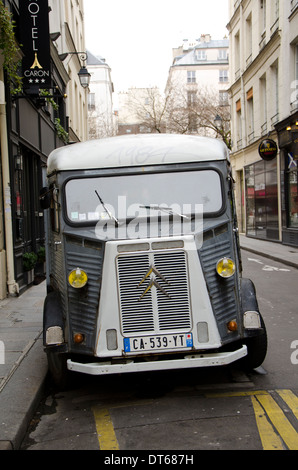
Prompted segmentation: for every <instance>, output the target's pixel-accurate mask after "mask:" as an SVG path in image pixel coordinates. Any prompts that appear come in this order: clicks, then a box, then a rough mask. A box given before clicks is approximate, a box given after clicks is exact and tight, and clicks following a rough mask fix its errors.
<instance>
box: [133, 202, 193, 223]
mask: <svg viewBox="0 0 298 470" xmlns="http://www.w3.org/2000/svg"><path fill="white" fill-rule="evenodd" d="M140 207H142V208H144V209H153V210H155V211H165V212H170V213H171V214H175V215H179V217H182V218H183V219H189V220H190V219H191V218H190V217H188V216H187V215H184V214H180V213H179V212H176V211H174V210H173V209H172V208H171V207H164V206H159V205H158V204H156V205H151V206H140Z"/></svg>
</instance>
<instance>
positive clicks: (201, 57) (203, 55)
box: [196, 50, 207, 60]
mask: <svg viewBox="0 0 298 470" xmlns="http://www.w3.org/2000/svg"><path fill="white" fill-rule="evenodd" d="M196 57H197V60H207V55H206V51H200V50H197V51H196Z"/></svg>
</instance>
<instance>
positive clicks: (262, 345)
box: [240, 317, 268, 370]
mask: <svg viewBox="0 0 298 470" xmlns="http://www.w3.org/2000/svg"><path fill="white" fill-rule="evenodd" d="M261 327H262V328H263V333H262V334H261V335H259V336H254V337H252V338H247V339H246V340H245V342H244V344H245V345H246V346H247V356H246V357H244V358H243V359H241V360H240V363H241V366H242V367H243V368H244V369H246V370H253V369H256V368H257V367H259V366H260V365H262V364H263V362H264V360H265V357H266V354H267V346H268V339H267V332H266V327H265V323H264V321H263V318H262V317H261Z"/></svg>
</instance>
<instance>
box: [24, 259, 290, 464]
mask: <svg viewBox="0 0 298 470" xmlns="http://www.w3.org/2000/svg"><path fill="white" fill-rule="evenodd" d="M243 267H244V275H245V276H246V277H250V278H251V279H253V281H254V282H255V285H256V288H257V294H258V299H259V306H260V309H261V312H262V314H263V317H264V320H265V323H266V327H267V331H268V338H269V347H268V354H267V357H266V359H265V362H264V364H263V367H262V368H260V369H259V370H258V371H254V372H253V373H251V374H249V375H247V374H245V373H243V371H241V369H239V368H237V366H231V367H227V368H210V369H204V370H200V371H198V370H187V371H186V370H182V371H179V372H177V371H172V372H162V373H152V374H127V375H126V374H124V375H122V376H121V375H119V376H107V377H88V376H82V375H76V376H74V381H73V385H72V387H71V388H70V389H69V390H67V391H66V392H57V391H56V390H55V389H54V388H52V387H51V384H49V386H48V388H47V390H46V394H45V396H44V399H43V400H42V402H41V403H40V407H39V409H38V411H37V413H36V415H35V417H34V419H33V420H32V422H31V426H30V429H29V430H28V433H27V436H26V439H25V441H24V443H23V446H22V448H23V449H27V450H81V449H82V450H101V451H102V453H101V456H102V457H101V458H102V459H121V458H123V455H125V456H126V458H127V459H129V458H130V459H133V456H134V458H137V459H138V460H135V461H134V460H125V461H123V460H118V461H117V462H116V461H115V460H114V461H111V460H110V461H108V460H107V461H104V463H106V464H109V463H110V464H112V463H114V464H115V463H116V464H120V463H121V464H129V466H131V467H134V466H140V465H143V464H148V463H149V464H165V463H172V464H177V463H183V464H185V463H188V464H192V463H195V459H197V458H198V456H197V454H196V451H199V450H262V449H266V450H267V449H268V450H271V449H280V450H287V449H293V450H298V364H297V362H298V361H296V359H297V357H298V354H296V349H298V328H297V318H298V312H297V303H296V299H297V295H296V291H297V286H298V270H296V269H294V268H289V267H287V266H284V265H282V264H280V263H277V262H274V261H269V260H268V259H266V258H262V257H260V256H258V255H251V254H250V253H248V252H245V251H244V252H243ZM296 342H297V348H295V347H294V346H295V344H296ZM119 450H120V451H126V453H125V454H122V453H121V452H120V453H119V452H118V451H119ZM140 450H146V451H147V453H145V454H138V453H136V454H133V452H135V451H140ZM104 451H109V453H108V454H106V453H105V452H104ZM111 451H112V454H111ZM113 451H115V452H117V453H115V454H114V453H113ZM170 452H171V454H170ZM157 455H161V457H157ZM166 455H170V457H168V459H169V460H168V462H165V458H166V457H165V456H166ZM179 456H180V457H179ZM148 459H151V462H149V460H148ZM171 459H176V460H175V462H173V461H171ZM179 459H180V461H179ZM186 459H188V461H187V462H186ZM181 460H182V461H181ZM196 463H197V462H196Z"/></svg>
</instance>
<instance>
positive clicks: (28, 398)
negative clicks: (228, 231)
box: [0, 235, 298, 450]
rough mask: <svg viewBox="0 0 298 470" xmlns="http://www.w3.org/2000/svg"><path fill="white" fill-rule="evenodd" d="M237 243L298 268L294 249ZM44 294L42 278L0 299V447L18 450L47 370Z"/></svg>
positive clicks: (252, 241)
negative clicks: (44, 336)
mask: <svg viewBox="0 0 298 470" xmlns="http://www.w3.org/2000/svg"><path fill="white" fill-rule="evenodd" d="M240 243H241V247H242V248H243V249H244V250H248V251H250V252H252V253H255V254H258V255H260V256H265V257H267V258H270V259H272V260H275V261H281V262H283V263H285V264H287V265H289V266H293V267H296V268H298V249H297V248H292V247H288V246H283V245H280V244H278V243H270V242H266V241H262V240H255V239H252V238H247V237H245V236H243V235H240ZM45 295H46V284H45V282H43V283H42V284H39V285H38V286H33V287H31V288H30V289H28V290H27V291H26V292H24V293H23V294H22V295H21V296H20V297H10V298H8V299H5V300H3V301H0V450H17V449H19V448H20V446H21V443H22V440H23V438H24V436H25V433H26V430H27V427H28V424H29V422H30V420H31V418H32V416H33V413H34V411H35V408H36V406H37V404H38V402H39V400H40V397H41V393H42V390H43V385H44V381H45V378H46V374H47V360H46V355H45V353H44V350H43V345H42V315H43V302H44V298H45ZM1 345H2V346H3V345H4V353H5V358H4V359H5V361H3V357H2V359H1V356H3V353H2V352H3V351H2V352H1ZM2 350H3V348H2ZM1 362H4V364H1Z"/></svg>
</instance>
